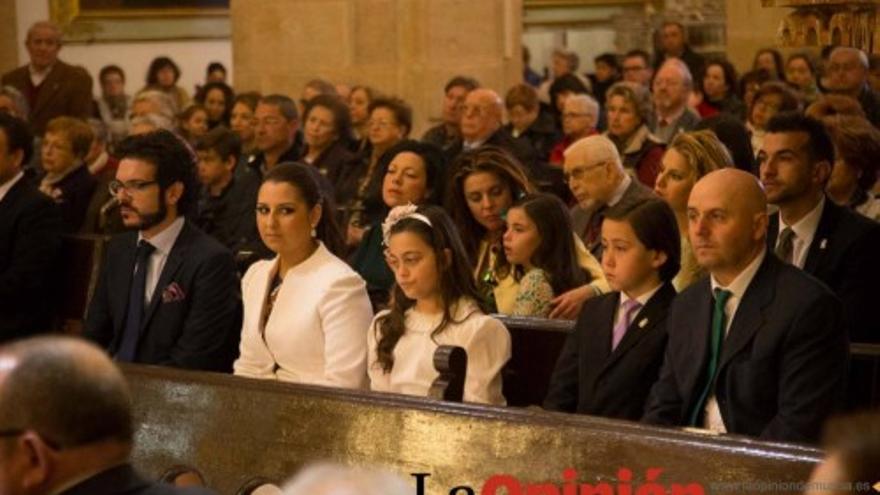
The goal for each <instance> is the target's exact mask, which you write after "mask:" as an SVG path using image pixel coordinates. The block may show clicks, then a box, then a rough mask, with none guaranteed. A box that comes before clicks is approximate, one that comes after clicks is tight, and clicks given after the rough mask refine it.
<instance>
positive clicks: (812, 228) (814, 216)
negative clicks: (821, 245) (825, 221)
mask: <svg viewBox="0 0 880 495" xmlns="http://www.w3.org/2000/svg"><path fill="white" fill-rule="evenodd" d="M824 209H825V195H824V194H823V195H822V199H820V200H819V204H817V205H816V207H815V208H813V209H812V210H810V212H809V213H807V214H806V215H804V218H801V219H800V220H798V221H797V222H795V223H794V225H786V224H785V221H784V220H782V213H780V214H779V232H778V233H777V236H776V246H779V238H780V237H781V236H780V235H779V234H781V233H782V231H783V229H785V228H786V227H791V230H792V231H793V232H794V239H792V247H793V249H792V253H791V260H792V264H793V265H794V266H796V267H798V268H801V269H803V268H804V264H805V263H806V262H807V254H808V253H809V252H810V245H811V244H812V243H813V238H814V237H815V236H816V229H818V228H819V221H820V220H822V211H823V210H824Z"/></svg>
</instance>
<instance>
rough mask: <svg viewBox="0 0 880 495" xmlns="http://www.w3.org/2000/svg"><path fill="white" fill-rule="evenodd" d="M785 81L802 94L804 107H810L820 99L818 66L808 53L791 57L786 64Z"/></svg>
mask: <svg viewBox="0 0 880 495" xmlns="http://www.w3.org/2000/svg"><path fill="white" fill-rule="evenodd" d="M785 81H786V82H787V83H788V84H789V85H790V86H791V87H792V88H794V89H796V90H797V91H798V92H799V93H800V94H801V97H802V99H803V100H804V106H808V105H809V104H810V103H813V102H814V101H816V99H817V98H818V97H819V86H818V85H817V84H816V65H815V63H814V62H813V58H812V57H811V56H810V55H809V54H808V53H794V54H792V55H789V57H788V60H787V61H786V62H785Z"/></svg>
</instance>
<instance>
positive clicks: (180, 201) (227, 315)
mask: <svg viewBox="0 0 880 495" xmlns="http://www.w3.org/2000/svg"><path fill="white" fill-rule="evenodd" d="M117 153H118V155H119V158H120V161H119V168H118V170H117V172H116V180H115V181H113V182H111V184H110V189H111V192H112V193H113V194H114V195H115V196H116V199H117V200H118V201H119V203H120V212H121V214H122V221H123V223H124V224H125V226H126V227H128V228H132V229H137V232H131V233H128V234H123V235H120V236H117V237H116V238H114V239H113V240H111V241H110V243H109V244H108V247H107V253H106V256H105V259H104V262H103V266H102V270H101V275H100V278H99V280H98V285H97V288H96V290H95V294H94V296H93V298H92V301H91V305H90V307H89V312H88V316H87V319H86V335H87V336H88V337H89V338H90V339H92V340H94V341H95V342H97V343H98V344H99V345H101V346H102V347H104V348H106V349H107V350H108V352H109V353H110V354H111V355H112V356H113V357H114V358H115V359H116V360H118V361H127V362H137V363H147V364H158V365H165V366H175V367H182V368H192V369H202V370H215V371H228V370H230V369H231V366H232V361H233V360H234V359H235V357H236V356H237V352H238V340H239V333H240V331H241V296H240V292H239V282H238V278H237V276H236V269H235V263H234V261H233V258H232V254H231V253H230V252H229V250H227V249H226V248H225V247H223V246H222V245H221V244H220V243H218V242H217V241H215V240H214V239H212V238H211V237H209V236H208V235H206V234H205V233H203V232H202V231H200V230H198V228H196V227H195V226H193V225H192V224H191V223H190V222H189V221H187V220H185V219H184V216H183V215H184V213H185V212H187V211H189V210H190V208H191V207H192V205H193V202H194V201H195V195H196V192H197V188H196V184H195V158H194V156H193V155H192V154H191V153H190V151H189V150H188V149H187V147H186V145H185V144H184V143H183V142H182V141H181V140H180V139H179V138H178V137H176V136H175V135H174V134H172V133H171V132H168V131H164V130H160V131H155V132H152V133H149V134H145V135H141V136H132V137H130V138H128V139H126V140H125V141H123V142H122V143H120V145H119V147H118V149H117Z"/></svg>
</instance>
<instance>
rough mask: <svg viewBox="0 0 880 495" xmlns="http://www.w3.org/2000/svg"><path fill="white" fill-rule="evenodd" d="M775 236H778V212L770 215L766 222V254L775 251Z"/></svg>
mask: <svg viewBox="0 0 880 495" xmlns="http://www.w3.org/2000/svg"><path fill="white" fill-rule="evenodd" d="M777 237H779V212H776V213H774V214H772V215H770V219H769V221H768V222H767V254H773V253H774V252H776V238H777Z"/></svg>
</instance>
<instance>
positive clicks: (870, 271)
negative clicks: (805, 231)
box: [767, 198, 880, 342]
mask: <svg viewBox="0 0 880 495" xmlns="http://www.w3.org/2000/svg"><path fill="white" fill-rule="evenodd" d="M768 229H769V230H768V232H767V247H768V249H769V250H770V252H772V251H773V249H774V248H775V247H776V239H777V237H778V235H779V213H776V214H774V215H773V216H771V217H770V224H769V227H768ZM804 271H805V272H807V273H809V274H810V275H812V276H814V277H816V278H818V279H819V280H821V281H822V282H825V284H826V285H828V287H830V288H831V290H832V291H834V293H835V294H837V297H839V298H840V299H841V301H843V307H844V314H845V316H846V324H847V326H848V328H849V330H850V340H852V341H854V342H880V325H878V323H877V319H876V318H875V315H874V307H875V306H876V304H877V289H876V284H877V282H878V281H880V224H877V222H874V221H872V220H870V219H868V218H865V217H863V216H862V215H859V214H858V213H855V212H853V211H851V210H849V209H848V208H844V207H843V206H838V205H837V204H835V203H834V202H833V201H831V200H830V199H828V198H826V199H825V207H824V208H823V211H822V217H821V218H820V220H819V226H818V227H817V228H816V234H815V236H814V237H813V242H812V244H810V248H809V251H808V252H807V259H806V262H805V263H804Z"/></svg>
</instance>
